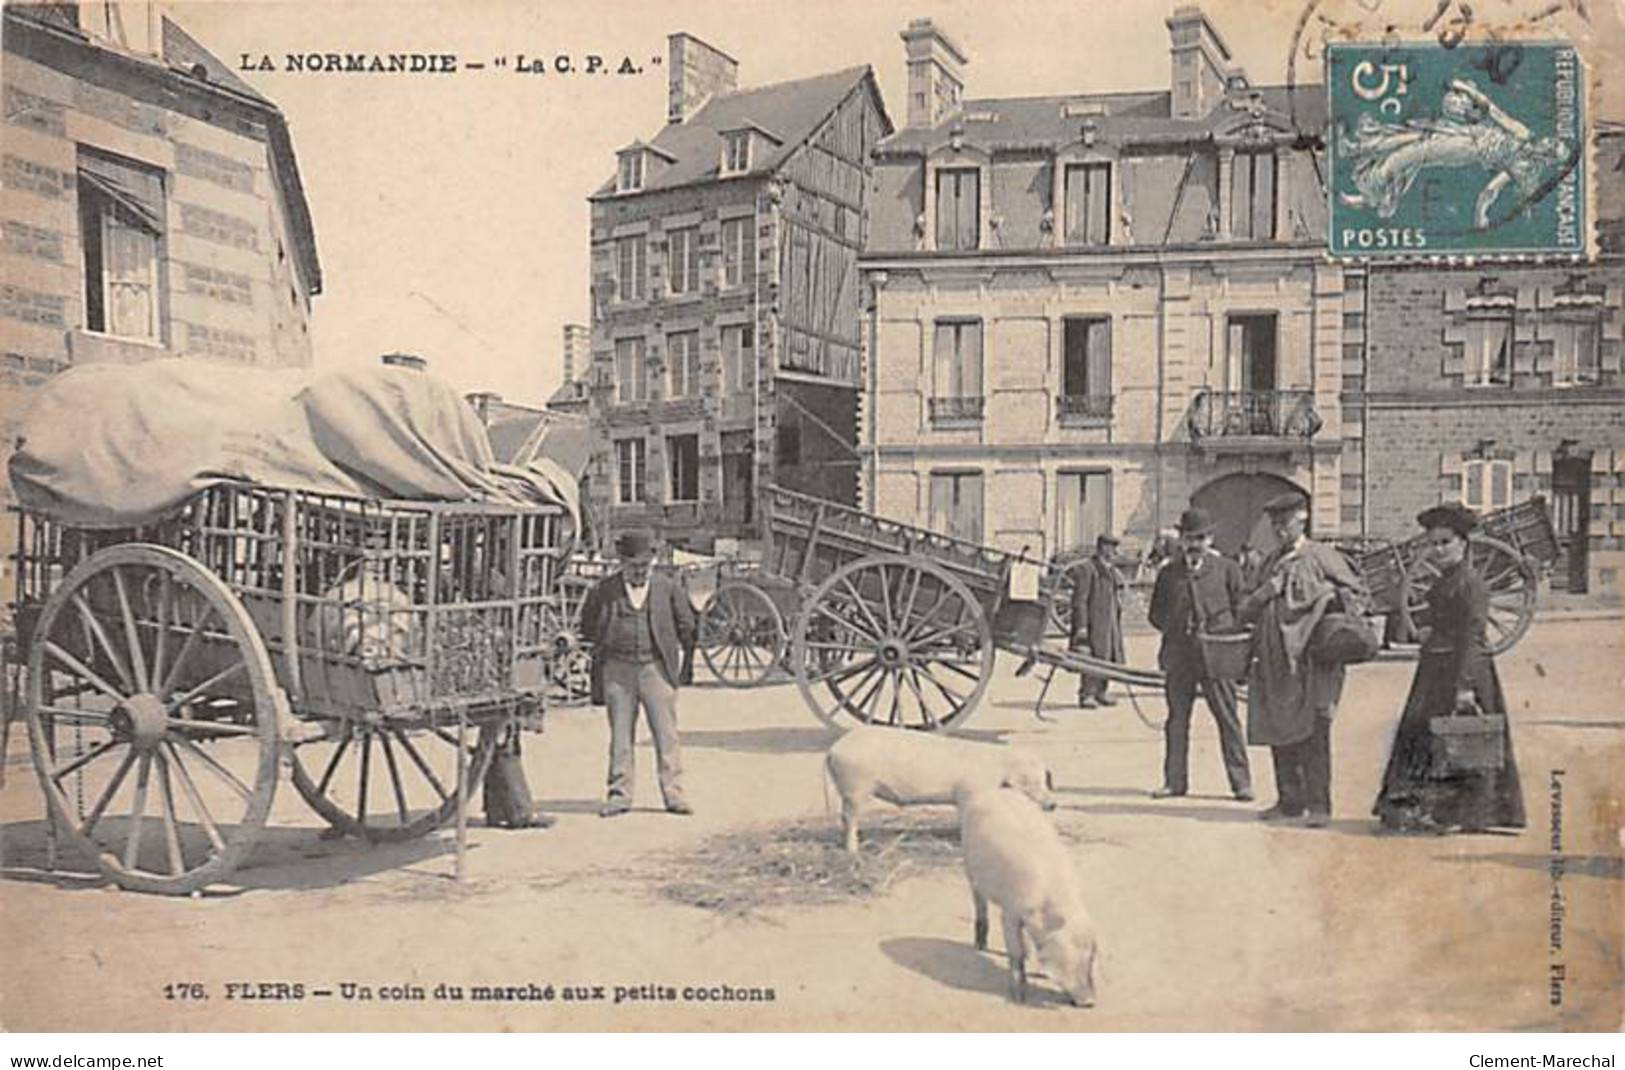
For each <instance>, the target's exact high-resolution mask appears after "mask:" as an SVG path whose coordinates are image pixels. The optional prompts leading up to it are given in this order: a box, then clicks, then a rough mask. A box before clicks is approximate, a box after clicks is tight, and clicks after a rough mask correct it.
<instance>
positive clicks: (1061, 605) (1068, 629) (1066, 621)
mask: <svg viewBox="0 0 1625 1070" xmlns="http://www.w3.org/2000/svg"><path fill="white" fill-rule="evenodd" d="M1082 563H1083V562H1081V561H1074V562H1073V563H1072V564H1070V565H1067V566H1066V568H1064V569H1062V570H1061V573H1060V575H1059V576H1057V577H1056V579H1055V591H1054V593H1053V594H1051V595H1050V600H1049V616H1048V618H1047V619H1046V620H1045V621H1044V635H1045V637H1046V638H1050V639H1059V640H1060V641H1061V642H1063V643H1065V642H1067V641H1068V640H1070V639H1071V638H1072V593H1073V592H1074V591H1075V590H1077V586H1078V567H1079V566H1080V565H1081V564H1082Z"/></svg>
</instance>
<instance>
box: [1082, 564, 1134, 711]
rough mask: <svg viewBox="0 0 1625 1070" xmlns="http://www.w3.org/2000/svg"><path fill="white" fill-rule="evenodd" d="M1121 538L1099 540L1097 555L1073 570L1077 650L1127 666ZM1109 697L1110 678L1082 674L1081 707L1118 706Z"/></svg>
mask: <svg viewBox="0 0 1625 1070" xmlns="http://www.w3.org/2000/svg"><path fill="white" fill-rule="evenodd" d="M1117 547H1118V539H1117V536H1116V535H1112V534H1110V533H1107V534H1103V535H1101V536H1099V537H1098V538H1096V539H1095V553H1094V556H1093V557H1091V558H1089V560H1087V561H1085V562H1083V563H1082V564H1078V565H1074V566H1073V567H1072V635H1071V636H1070V637H1069V638H1070V643H1069V645H1070V646H1071V648H1072V649H1073V650H1076V651H1079V652H1080V653H1085V654H1089V655H1090V656H1092V657H1095V658H1099V659H1100V660H1101V661H1110V662H1113V663H1114V664H1117V665H1121V664H1122V663H1123V574H1122V573H1121V572H1119V571H1117V566H1116V565H1114V564H1112V555H1113V554H1114V553H1116V552H1117ZM1116 704H1117V700H1116V699H1114V698H1112V697H1111V696H1110V695H1108V694H1106V678H1105V677H1104V676H1094V675H1091V674H1090V673H1086V672H1085V673H1079V674H1078V706H1079V707H1080V708H1082V709H1086V710H1087V709H1092V708H1094V707H1096V706H1115V705H1116Z"/></svg>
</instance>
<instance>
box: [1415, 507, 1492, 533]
mask: <svg viewBox="0 0 1625 1070" xmlns="http://www.w3.org/2000/svg"><path fill="white" fill-rule="evenodd" d="M1416 522H1417V523H1418V524H1420V525H1422V527H1423V528H1424V529H1426V530H1431V529H1433V528H1449V529H1450V530H1451V531H1453V532H1455V533H1456V534H1457V535H1460V536H1461V537H1462V538H1464V539H1465V538H1467V536H1469V535H1471V534H1472V533H1473V529H1474V528H1476V527H1478V514H1477V513H1475V512H1473V511H1472V510H1471V509H1469V508H1467V507H1466V506H1465V505H1462V504H1461V503H1460V502H1446V503H1445V504H1444V505H1435V506H1433V507H1432V508H1431V509H1423V510H1422V511H1421V512H1420V513H1417V514H1416Z"/></svg>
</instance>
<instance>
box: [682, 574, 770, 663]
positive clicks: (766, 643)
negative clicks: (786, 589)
mask: <svg viewBox="0 0 1625 1070" xmlns="http://www.w3.org/2000/svg"><path fill="white" fill-rule="evenodd" d="M699 647H700V654H701V655H702V656H703V657H704V658H705V664H706V665H707V666H709V667H710V669H711V673H712V675H713V676H715V677H716V678H717V679H718V680H719V681H720V682H721V683H723V684H725V685H726V686H728V687H755V686H756V685H758V684H762V683H766V682H767V679H768V677H769V676H771V675H772V674H773V670H774V669H775V668H776V667H778V665H779V663H780V662H781V661H783V660H784V649H785V634H784V618H783V616H781V615H780V613H779V608H778V607H777V606H775V605H774V604H773V600H772V599H771V598H769V597H768V596H767V592H765V591H763V590H762V589H761V588H760V587H757V586H756V585H755V584H751V583H745V582H742V581H738V580H735V581H731V582H728V583H724V584H723V585H722V586H720V587H718V588H717V589H716V591H715V592H713V593H712V595H711V597H710V598H709V599H707V600H706V603H705V609H704V610H703V611H701V613H700V640H699Z"/></svg>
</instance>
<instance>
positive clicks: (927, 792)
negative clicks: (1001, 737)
mask: <svg viewBox="0 0 1625 1070" xmlns="http://www.w3.org/2000/svg"><path fill="white" fill-rule="evenodd" d="M824 768H825V769H827V770H828V771H829V777H830V779H831V780H833V781H834V782H835V787H836V790H837V791H839V792H840V793H841V832H842V834H843V836H844V837H845V842H846V849H847V850H848V851H851V852H856V851H857V849H858V815H859V813H860V812H861V811H863V810H864V809H865V807H866V804H868V803H869V802H870V800H872V799H881V800H883V801H885V802H889V803H892V804H894V805H896V806H911V805H915V804H920V803H938V804H941V805H947V804H949V803H952V802H953V801H954V793H955V791H957V790H958V789H959V788H960V786H961V785H972V786H982V787H989V788H996V787H1000V786H1004V787H1011V788H1015V789H1017V790H1018V791H1022V792H1025V793H1026V794H1027V795H1028V796H1030V797H1031V798H1032V799H1033V801H1034V802H1036V803H1037V804H1038V805H1040V806H1042V807H1044V809H1046V810H1053V809H1054V808H1055V800H1054V798H1053V797H1052V796H1051V794H1050V792H1051V791H1052V790H1054V784H1053V782H1052V781H1051V779H1050V774H1049V770H1048V769H1046V768H1045V767H1044V763H1043V762H1041V761H1039V760H1038V759H1037V758H1035V757H1034V756H1033V755H1031V754H1028V753H1026V752H1024V751H1020V750H1017V749H1015V748H1014V747H1006V746H1003V745H1000V744H995V743H974V742H971V741H969V740H964V739H952V738H950V737H947V736H936V735H931V734H928V733H925V732H916V731H911V730H909V729H904V728H882V727H879V726H876V725H864V726H862V727H859V728H854V729H852V730H851V731H849V732H847V733H846V734H845V735H843V736H842V737H841V738H840V739H838V740H836V741H835V743H834V744H833V745H832V746H831V747H830V748H829V754H828V755H827V756H826V757H825V759H824Z"/></svg>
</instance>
